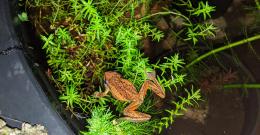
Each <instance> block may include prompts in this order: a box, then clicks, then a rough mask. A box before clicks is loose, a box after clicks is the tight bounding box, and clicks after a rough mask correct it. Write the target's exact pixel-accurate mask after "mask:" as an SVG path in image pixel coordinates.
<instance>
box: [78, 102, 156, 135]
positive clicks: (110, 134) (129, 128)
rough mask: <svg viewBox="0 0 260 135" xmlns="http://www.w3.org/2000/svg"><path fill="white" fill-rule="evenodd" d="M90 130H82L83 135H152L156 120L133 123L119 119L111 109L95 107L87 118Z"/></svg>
mask: <svg viewBox="0 0 260 135" xmlns="http://www.w3.org/2000/svg"><path fill="white" fill-rule="evenodd" d="M87 122H88V124H89V125H88V126H87V128H88V129H89V131H82V132H81V134H83V135H150V134H152V132H153V127H152V125H154V124H155V121H149V122H144V123H133V122H129V121H122V120H121V121H118V120H116V119H115V116H114V115H113V114H112V112H111V111H110V110H109V109H106V108H105V107H95V108H94V109H93V110H92V115H91V118H89V119H87Z"/></svg>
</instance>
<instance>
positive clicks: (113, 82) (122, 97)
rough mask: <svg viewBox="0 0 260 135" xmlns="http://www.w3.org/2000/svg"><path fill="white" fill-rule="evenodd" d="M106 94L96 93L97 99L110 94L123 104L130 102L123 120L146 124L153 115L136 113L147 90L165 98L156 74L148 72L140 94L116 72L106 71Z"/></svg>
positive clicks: (124, 111) (124, 112)
mask: <svg viewBox="0 0 260 135" xmlns="http://www.w3.org/2000/svg"><path fill="white" fill-rule="evenodd" d="M104 85H105V91H104V92H96V93H95V96H96V97H104V96H106V95H107V94H108V93H109V92H110V93H111V94H112V97H114V98H115V99H117V100H119V101H122V102H130V104H129V105H128V106H127V107H126V108H125V109H124V110H123V115H124V117H122V118H121V119H123V120H128V121H132V122H145V121H148V120H150V119H151V115H149V114H145V113H142V112H138V111H136V110H137V109H138V107H139V106H140V105H141V104H142V103H143V101H144V98H145V96H146V93H147V90H148V89H150V90H152V91H153V92H154V93H155V94H156V95H158V96H159V97H160V98H165V92H164V90H163V88H162V87H161V85H160V84H159V82H158V80H157V79H156V75H155V73H154V72H147V79H146V80H145V81H144V83H143V84H142V86H141V88H140V90H139V92H138V91H137V90H136V88H135V86H134V84H133V83H132V82H131V81H129V80H127V79H124V78H123V77H122V75H121V74H119V73H118V72H116V71H106V72H105V73H104Z"/></svg>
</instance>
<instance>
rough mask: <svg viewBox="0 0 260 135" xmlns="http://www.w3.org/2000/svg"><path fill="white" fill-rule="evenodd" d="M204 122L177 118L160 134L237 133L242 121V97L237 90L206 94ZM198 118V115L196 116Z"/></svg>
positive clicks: (203, 134)
mask: <svg viewBox="0 0 260 135" xmlns="http://www.w3.org/2000/svg"><path fill="white" fill-rule="evenodd" d="M207 98H208V99H207V102H208V108H209V110H208V113H207V114H206V117H205V120H204V122H202V121H198V119H197V118H195V119H194V118H193V119H192V118H187V117H182V118H177V119H176V121H175V122H174V124H173V126H172V127H170V128H169V129H168V130H167V131H165V132H164V133H162V135H238V134H240V132H241V130H242V126H243V122H244V108H243V104H242V103H243V101H242V100H243V98H242V95H241V93H240V91H239V90H232V91H225V92H223V91H218V92H214V93H212V94H210V95H208V96H207ZM198 118H199V119H200V117H198Z"/></svg>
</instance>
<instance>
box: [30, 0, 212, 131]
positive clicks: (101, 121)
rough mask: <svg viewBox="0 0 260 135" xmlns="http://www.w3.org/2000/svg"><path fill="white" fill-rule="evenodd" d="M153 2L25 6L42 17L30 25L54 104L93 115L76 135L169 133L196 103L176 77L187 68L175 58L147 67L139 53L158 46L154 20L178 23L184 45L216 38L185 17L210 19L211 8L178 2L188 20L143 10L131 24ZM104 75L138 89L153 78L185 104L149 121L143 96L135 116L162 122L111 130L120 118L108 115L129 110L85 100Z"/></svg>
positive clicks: (149, 104) (35, 0)
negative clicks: (146, 44)
mask: <svg viewBox="0 0 260 135" xmlns="http://www.w3.org/2000/svg"><path fill="white" fill-rule="evenodd" d="M151 2H152V1H150V0H131V1H122V0H119V1H111V0H100V1H94V0H67V1H62V0H58V1H54V0H46V1H43V0H31V1H29V0H26V6H27V7H28V8H29V9H30V8H34V9H37V11H39V14H40V13H41V14H40V16H39V17H35V18H32V19H35V20H34V22H35V24H37V26H39V27H40V28H41V30H42V31H43V32H42V33H40V34H41V39H42V41H43V44H44V45H43V46H42V48H43V49H44V50H45V52H46V54H47V59H48V64H49V66H50V69H51V71H52V74H51V76H52V77H51V78H53V79H55V83H56V86H57V89H58V90H59V92H61V96H60V100H61V101H62V102H64V103H65V104H66V105H67V106H68V108H69V109H71V110H72V111H73V110H76V109H75V108H80V109H81V111H82V112H85V113H88V114H89V112H90V111H91V113H92V117H91V118H90V119H88V120H87V121H88V123H89V125H88V126H87V128H89V131H84V132H82V134H137V135H141V134H151V133H152V132H153V131H154V130H153V129H151V128H152V127H153V126H155V127H156V129H159V131H161V130H162V129H163V128H164V127H166V128H167V127H168V126H169V124H172V122H173V121H174V118H175V117H176V116H178V115H179V114H180V113H181V111H183V110H185V107H186V106H188V105H193V104H194V102H196V101H195V100H200V94H199V90H196V91H195V90H193V88H191V89H190V90H187V89H185V88H182V87H183V86H184V85H185V83H186V77H187V76H188V75H187V74H186V73H185V72H181V71H182V70H181V69H182V68H183V67H185V63H184V59H182V58H181V55H180V54H179V53H177V52H175V53H173V55H172V56H170V57H165V58H163V59H161V60H160V61H158V62H157V63H153V64H152V63H151V62H150V61H149V59H148V58H147V57H145V56H144V54H143V52H142V51H141V50H140V48H142V47H143V44H142V40H143V39H145V38H147V39H151V40H152V41H153V42H160V40H161V39H163V38H164V33H163V32H162V31H160V30H158V29H157V28H156V26H154V25H153V22H152V19H151V18H152V17H155V16H160V15H174V16H175V17H181V18H182V19H184V22H183V28H182V30H180V32H177V33H179V35H181V36H184V37H182V39H183V41H184V42H186V41H189V42H192V44H194V45H195V44H197V43H198V42H199V41H200V40H201V39H205V38H206V37H208V36H214V30H215V29H216V28H215V27H214V26H213V25H212V24H209V23H200V22H195V21H193V20H192V19H191V17H202V18H203V20H206V19H208V18H210V17H211V16H210V13H211V12H212V11H214V10H215V7H213V6H210V5H208V3H207V2H205V3H204V2H199V3H198V5H197V7H195V6H194V5H192V4H191V2H190V1H182V0H179V1H178V2H176V4H179V6H182V7H187V12H188V15H185V14H184V13H182V12H180V11H177V10H176V9H168V10H166V9H165V11H163V12H158V13H155V14H149V13H148V12H147V11H145V10H142V11H140V12H141V13H140V14H139V16H140V17H139V18H138V17H136V16H138V15H136V10H137V9H138V8H140V7H141V8H142V9H143V7H149V5H150V4H151ZM46 9H48V10H46ZM182 32H184V34H183V33H182ZM108 70H116V71H117V72H120V73H121V74H122V75H123V77H124V78H126V79H128V80H130V81H131V82H132V83H133V84H134V86H135V87H136V88H137V89H139V88H140V87H141V85H142V84H143V83H144V81H145V80H146V79H147V76H146V75H147V72H153V71H156V72H157V73H158V74H157V79H158V81H159V83H160V84H161V85H162V87H163V88H164V89H165V91H166V93H169V94H172V95H178V92H180V93H186V95H187V96H183V97H178V98H177V99H178V100H176V101H175V100H174V99H173V100H172V102H171V105H172V108H171V109H167V110H166V111H163V110H160V111H156V113H155V111H154V110H155V100H154V99H153V98H152V96H151V93H149V92H148V94H147V98H146V99H145V100H144V102H143V104H142V105H141V106H140V110H141V111H142V112H145V113H150V114H160V115H162V117H161V118H160V117H155V118H154V120H151V121H149V122H145V123H130V122H126V121H122V122H119V123H118V122H116V123H113V120H114V119H117V118H118V117H119V116H120V115H119V116H115V115H113V114H114V112H116V111H118V112H120V113H121V112H122V110H123V109H124V108H125V106H126V105H127V103H122V102H119V101H118V100H116V99H113V98H111V97H105V98H100V99H97V98H95V97H93V96H91V95H92V93H93V92H94V91H96V90H98V89H99V90H101V89H104V85H103V84H104V80H103V74H104V72H105V71H108ZM173 89H175V90H173ZM113 105H114V106H115V108H116V109H115V110H113V111H114V112H113V113H112V112H111V111H109V110H108V109H107V108H108V106H113ZM98 106H106V107H102V108H100V107H98ZM77 110H78V109H77ZM164 114H166V115H164ZM114 122H115V121H114ZM156 123H157V124H156ZM158 123H159V124H158Z"/></svg>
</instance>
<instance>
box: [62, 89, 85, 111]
mask: <svg viewBox="0 0 260 135" xmlns="http://www.w3.org/2000/svg"><path fill="white" fill-rule="evenodd" d="M59 99H60V100H61V102H64V103H66V105H67V107H68V108H70V109H73V108H74V105H81V103H82V102H83V100H82V99H81V97H80V95H79V94H78V92H77V90H76V87H75V86H73V85H71V86H67V87H66V90H65V93H63V94H62V95H61V96H60V97H59Z"/></svg>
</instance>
